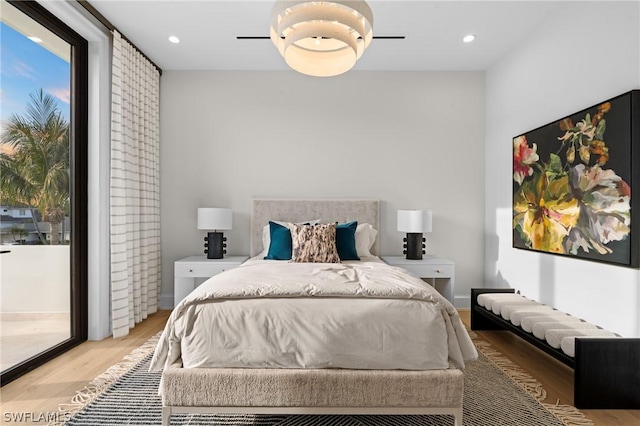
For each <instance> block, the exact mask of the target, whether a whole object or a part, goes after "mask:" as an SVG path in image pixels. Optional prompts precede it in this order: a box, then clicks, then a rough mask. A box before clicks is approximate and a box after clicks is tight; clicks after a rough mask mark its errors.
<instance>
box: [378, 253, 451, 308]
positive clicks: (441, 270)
mask: <svg viewBox="0 0 640 426" xmlns="http://www.w3.org/2000/svg"><path fill="white" fill-rule="evenodd" d="M381 258H382V260H384V261H385V262H386V263H387V264H389V265H391V266H398V267H400V268H404V269H406V270H407V271H409V272H410V273H411V274H413V275H415V276H416V277H418V278H423V279H428V280H431V281H427V282H428V283H429V284H431V285H432V286H433V287H434V288H435V289H436V290H438V292H440V294H442V295H443V296H444V297H445V298H446V299H447V300H448V301H449V302H451V303H453V294H454V293H453V289H454V287H453V285H454V274H455V264H454V263H453V262H452V261H451V260H447V259H442V258H439V257H435V256H431V255H425V256H424V257H423V258H422V260H410V259H407V258H405V257H404V256H381Z"/></svg>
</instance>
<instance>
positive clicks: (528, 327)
mask: <svg viewBox="0 0 640 426" xmlns="http://www.w3.org/2000/svg"><path fill="white" fill-rule="evenodd" d="M530 314H531V315H528V313H527V312H523V313H520V312H518V313H517V314H513V315H511V322H512V323H513V325H520V327H521V328H522V329H523V330H524V331H526V332H527V333H533V326H534V325H536V324H537V323H539V322H550V321H553V322H556V321H558V322H563V323H566V322H569V321H572V322H581V321H582V320H581V319H580V318H578V317H574V316H571V315H568V314H565V313H564V312H561V311H556V310H552V311H551V312H549V311H539V312H531V313H530ZM518 315H522V318H521V319H520V324H516V323H515V322H514V320H515V319H516V318H517V317H518Z"/></svg>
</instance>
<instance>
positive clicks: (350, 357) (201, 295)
mask: <svg viewBox="0 0 640 426" xmlns="http://www.w3.org/2000/svg"><path fill="white" fill-rule="evenodd" d="M476 357H477V352H476V350H475V347H474V345H473V343H472V342H471V340H470V338H469V335H468V334H467V332H466V330H465V329H464V326H463V325H462V323H461V321H460V318H459V316H458V313H457V312H456V310H455V308H454V307H453V305H451V304H450V303H449V302H448V301H447V300H446V299H444V298H443V297H442V296H441V295H440V294H439V293H438V292H437V291H435V290H434V289H433V288H432V287H431V286H429V285H427V284H425V283H424V282H423V281H422V280H420V279H418V278H416V277H413V276H412V275H410V274H408V273H407V272H406V271H405V270H404V269H400V268H395V267H391V266H388V265H386V264H385V263H383V262H381V261H380V260H379V259H378V258H371V259H369V260H364V261H360V262H346V263H339V264H326V263H288V262H282V261H261V260H250V261H249V262H247V263H245V264H244V265H242V266H241V267H239V268H236V269H233V270H230V271H227V272H224V273H222V274H219V275H216V276H214V277H212V278H210V279H209V280H207V281H206V282H204V283H203V284H202V285H200V286H199V287H198V288H196V289H195V290H194V291H193V292H192V293H191V294H190V295H189V296H187V297H186V298H185V299H184V300H183V301H182V302H180V303H179V304H178V306H176V308H175V309H174V311H173V312H172V314H171V316H170V317H169V320H168V322H167V324H166V327H165V329H164V331H163V333H162V336H161V337H160V341H159V342H158V346H157V348H156V351H155V354H154V356H153V359H152V361H151V367H150V369H151V370H152V371H159V370H162V369H163V368H164V367H167V366H169V365H171V364H173V363H175V362H179V361H181V362H182V365H183V367H185V368H196V367H202V368H216V367H240V368H353V369H406V370H429V369H445V368H449V367H457V368H464V362H465V361H468V360H473V359H475V358H476Z"/></svg>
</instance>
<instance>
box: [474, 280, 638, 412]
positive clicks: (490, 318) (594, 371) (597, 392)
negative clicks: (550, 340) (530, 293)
mask: <svg viewBox="0 0 640 426" xmlns="http://www.w3.org/2000/svg"><path fill="white" fill-rule="evenodd" d="M483 293H514V290H513V289H495V288H493V289H491V288H482V289H471V329H472V330H508V331H511V332H512V333H514V334H516V335H518V336H520V337H521V338H523V339H524V340H526V341H527V342H529V343H531V344H532V345H534V346H535V347H537V348H539V349H541V350H542V351H544V352H546V353H547V354H549V355H551V356H552V357H554V358H556V359H557V360H559V361H561V362H562V363H564V364H566V365H568V366H569V367H571V368H573V370H574V386H573V404H574V405H575V406H576V407H577V408H584V409H631V410H637V409H640V338H623V337H613V338H601V337H598V338H590V337H578V338H576V347H575V358H572V357H570V356H568V355H567V354H565V353H564V352H563V351H562V350H560V349H556V348H553V347H551V346H549V344H547V342H546V341H544V340H541V339H538V338H537V337H535V336H534V335H533V334H532V333H528V332H526V331H524V330H523V329H522V328H520V327H518V326H515V325H513V324H512V323H511V322H510V321H507V320H505V319H504V318H502V317H501V316H499V315H496V314H494V313H493V312H492V311H490V310H488V309H486V308H484V307H483V306H480V305H478V296H479V295H480V294H483Z"/></svg>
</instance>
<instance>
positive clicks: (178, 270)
mask: <svg viewBox="0 0 640 426" xmlns="http://www.w3.org/2000/svg"><path fill="white" fill-rule="evenodd" d="M248 258H249V256H227V257H224V258H222V259H207V256H189V257H185V258H184V259H180V260H176V262H175V263H174V264H173V273H174V279H173V306H174V307H175V306H176V305H177V304H178V303H180V301H181V300H182V299H184V298H185V297H186V296H187V294H189V293H191V292H192V291H193V289H194V288H196V287H197V286H199V285H200V284H202V283H203V282H204V281H205V280H206V279H207V278H211V277H212V276H214V275H217V274H219V273H220V272H224V271H226V270H228V269H233V268H237V267H238V266H240V264H241V263H242V262H244V261H245V260H247V259H248Z"/></svg>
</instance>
